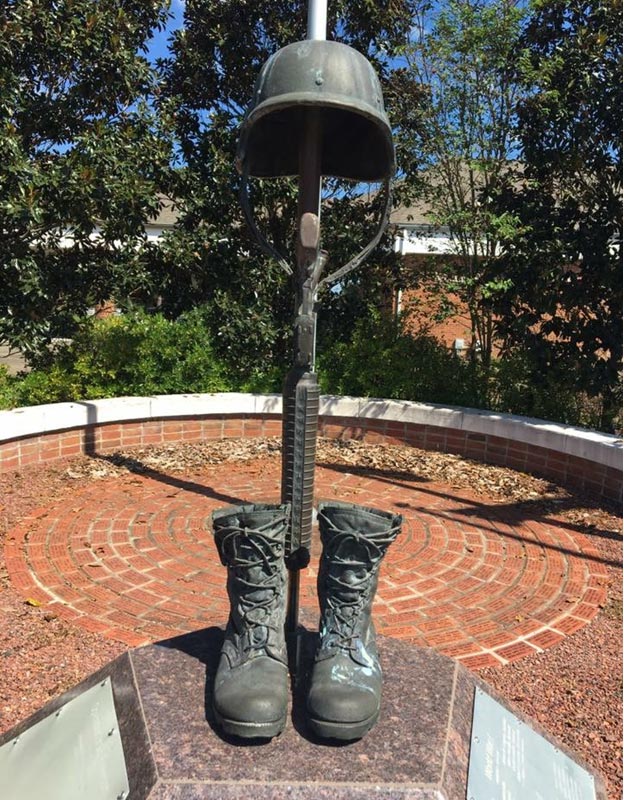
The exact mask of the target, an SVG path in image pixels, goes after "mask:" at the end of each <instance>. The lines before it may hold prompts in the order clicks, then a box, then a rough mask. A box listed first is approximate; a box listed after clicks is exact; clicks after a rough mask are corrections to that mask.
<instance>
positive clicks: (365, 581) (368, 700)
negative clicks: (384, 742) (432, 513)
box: [307, 502, 403, 740]
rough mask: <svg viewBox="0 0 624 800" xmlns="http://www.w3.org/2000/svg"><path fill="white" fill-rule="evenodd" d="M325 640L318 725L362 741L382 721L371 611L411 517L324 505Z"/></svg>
mask: <svg viewBox="0 0 624 800" xmlns="http://www.w3.org/2000/svg"><path fill="white" fill-rule="evenodd" d="M318 522H319V529H320V532H321V541H322V543H323V553H322V555H321V562H320V565H319V573H318V596H319V603H320V607H321V621H320V625H319V636H320V641H319V645H318V649H317V652H316V656H315V659H314V665H313V668H312V676H311V681H310V687H309V691H308V697H307V713H308V721H309V725H310V728H311V729H312V731H313V732H314V733H316V734H317V736H320V737H322V738H327V739H343V740H352V739H359V738H361V737H362V736H364V734H365V733H367V731H369V730H370V729H371V728H372V727H373V725H374V724H375V722H376V721H377V718H378V716H379V708H380V703H381V681H382V675H381V667H380V664H379V655H378V651H377V645H376V641H375V628H374V626H373V622H372V619H371V610H372V605H373V599H374V597H375V592H376V591H377V581H378V575H379V567H380V565H381V561H382V559H383V557H384V555H385V553H386V551H387V549H388V547H389V546H390V545H391V544H392V542H393V541H394V540H395V539H396V537H397V536H398V534H399V532H400V530H401V524H402V522H403V518H402V517H401V516H400V515H399V514H390V513H386V512H385V511H378V510H376V509H374V508H364V507H362V506H356V505H352V504H350V503H337V502H332V503H321V504H319V508H318Z"/></svg>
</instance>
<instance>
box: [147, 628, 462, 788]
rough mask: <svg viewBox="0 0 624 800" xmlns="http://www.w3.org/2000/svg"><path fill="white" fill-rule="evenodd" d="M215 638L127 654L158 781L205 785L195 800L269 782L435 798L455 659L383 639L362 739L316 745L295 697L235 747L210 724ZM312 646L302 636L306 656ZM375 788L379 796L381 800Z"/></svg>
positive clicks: (216, 634)
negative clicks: (285, 717)
mask: <svg viewBox="0 0 624 800" xmlns="http://www.w3.org/2000/svg"><path fill="white" fill-rule="evenodd" d="M221 638H222V633H221V631H220V630H219V629H208V630H206V631H203V632H202V633H200V634H195V635H191V636H185V637H180V638H179V639H174V640H171V641H170V642H169V643H166V644H164V645H156V646H153V647H146V648H142V649H140V650H136V651H134V653H133V654H132V661H133V665H134V669H135V674H136V679H137V683H138V686H139V690H140V693H141V698H142V702H143V708H144V712H145V717H146V721H147V727H148V730H149V734H150V739H151V741H152V752H153V756H154V759H155V763H156V768H157V771H158V774H159V776H160V778H161V780H163V781H166V782H169V783H175V782H177V781H189V780H191V781H196V782H201V783H209V784H210V787H211V788H210V789H208V788H207V787H203V788H202V789H201V791H202V792H203V793H202V794H200V795H198V796H201V797H202V798H203V797H211V796H212V795H211V794H210V793H209V791H212V790H215V791H216V790H217V788H218V790H219V791H220V792H222V796H227V797H237V796H238V795H237V793H236V792H237V791H238V790H237V789H236V788H235V787H234V786H233V784H249V782H251V783H252V784H255V786H254V796H260V795H257V792H256V790H257V789H259V788H260V787H264V789H263V791H266V790H268V788H269V785H271V787H273V788H274V790H275V792H278V793H280V794H283V795H284V796H297V797H304V796H308V794H307V792H305V793H303V790H304V789H311V788H312V787H313V788H314V792H315V796H316V797H320V796H321V795H320V794H319V792H320V791H321V789H322V787H327V791H328V792H330V793H331V795H332V797H334V798H338V797H343V796H344V797H345V798H346V797H358V796H362V797H363V796H370V795H371V793H375V796H379V798H380V800H381V799H382V798H383V800H385V798H386V797H387V798H393V797H397V798H398V797H402V798H403V797H408V796H409V797H414V798H421V797H422V798H428V797H431V798H435V797H437V796H438V794H439V793H438V789H439V788H440V787H441V786H442V784H443V779H444V772H445V757H446V753H447V747H446V742H447V738H448V729H449V722H450V711H451V699H452V696H453V690H454V685H455V682H456V673H457V669H458V667H457V666H456V664H455V663H454V662H453V661H451V660H450V659H448V658H445V657H444V656H440V655H438V654H437V653H435V652H434V651H432V650H423V649H416V648H412V647H409V646H406V645H405V644H403V643H401V642H398V641H395V640H382V641H381V642H380V650H381V656H382V664H383V666H384V670H385V684H384V695H383V705H382V713H381V717H380V720H379V722H378V724H377V725H376V726H375V728H374V729H373V730H372V731H371V732H370V733H369V734H368V735H367V736H366V737H365V738H364V739H362V740H360V741H358V742H354V743H351V744H346V745H341V746H338V745H328V744H324V743H322V742H321V741H319V740H316V739H315V738H314V737H313V736H311V734H310V733H309V732H308V731H307V729H306V727H305V715H304V713H303V709H304V701H303V697H302V696H301V692H298V693H297V694H296V696H295V698H294V700H293V702H292V707H291V718H290V720H289V724H288V725H287V728H286V730H285V731H284V733H282V735H281V736H279V737H276V738H275V739H273V740H271V741H270V742H263V743H254V744H241V743H240V742H238V741H233V740H229V739H226V738H224V737H223V736H222V735H221V734H220V732H219V731H218V729H216V728H215V726H214V720H213V715H212V708H211V706H212V695H211V693H212V680H213V675H214V671H215V669H216V664H217V659H218V654H219V650H220V645H221ZM311 640H312V637H311V636H307V637H306V644H307V645H308V647H307V648H306V649H307V650H308V651H311V649H312V647H311V646H310V645H311V644H312V641H311ZM470 712H471V709H469V710H468V714H470ZM217 784H218V785H219V786H218V787H217ZM288 787H290V789H289V788H288ZM377 787H379V791H381V790H383V791H381V793H379V794H378V793H377ZM358 789H359V790H361V791H356V790H358ZM416 790H418V791H417V792H416ZM407 791H409V792H410V794H406V792H407ZM206 792H208V794H207V793H206ZM337 792H340V794H337ZM345 792H346V794H345ZM362 792H364V794H362ZM415 792H416V793H415ZM155 796H158V795H155ZM163 796H165V797H166V796H167V795H163ZM171 796H172V797H176V796H178V795H175V794H172V795H171ZM180 796H183V797H186V796H187V795H185V794H184V795H180ZM193 796H194V795H189V797H193ZM214 796H217V795H214ZM268 796H269V795H267V797H268ZM270 796H271V797H274V796H276V795H275V793H274V794H272V795H270ZM310 796H311V795H310Z"/></svg>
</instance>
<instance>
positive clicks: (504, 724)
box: [466, 689, 596, 800]
mask: <svg viewBox="0 0 624 800" xmlns="http://www.w3.org/2000/svg"><path fill="white" fill-rule="evenodd" d="M466 797H467V800H596V790H595V787H594V778H593V776H592V775H591V774H590V773H589V772H587V770H585V769H583V768H582V767H580V766H579V765H578V764H577V763H576V762H574V761H573V760H572V759H571V758H569V757H568V756H567V755H565V753H562V752H561V751H560V750H558V749H557V748H556V747H554V745H552V744H551V743H550V742H549V741H547V740H546V739H544V737H543V736H540V735H539V733H536V731H534V730H533V729H532V728H530V727H529V726H528V725H527V724H525V723H524V722H521V721H520V720H519V719H518V718H517V717H516V716H515V715H514V714H512V713H511V712H510V711H508V710H507V709H506V708H504V707H503V706H502V705H501V704H500V703H497V702H496V701H495V700H493V699H492V698H491V697H490V696H489V695H488V694H486V693H485V692H483V691H481V690H480V689H477V690H476V692H475V703H474V711H473V717H472V739H471V744H470V761H469V765H468V791H467V795H466Z"/></svg>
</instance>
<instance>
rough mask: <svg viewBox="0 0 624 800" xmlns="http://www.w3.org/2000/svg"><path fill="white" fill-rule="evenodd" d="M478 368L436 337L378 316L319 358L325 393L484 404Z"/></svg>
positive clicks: (322, 385)
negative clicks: (413, 332)
mask: <svg viewBox="0 0 624 800" xmlns="http://www.w3.org/2000/svg"><path fill="white" fill-rule="evenodd" d="M478 369H479V368H478V366H476V365H474V364H473V363H471V362H469V361H466V360H463V359H461V358H459V357H458V356H456V355H455V354H454V353H453V352H449V350H448V349H447V348H446V347H445V346H444V345H443V344H441V343H440V342H438V341H437V340H436V339H435V338H433V337H431V336H426V335H420V336H412V335H410V334H409V333H404V332H403V331H402V326H401V324H400V322H399V323H396V322H393V321H391V320H387V319H384V318H381V317H378V318H377V319H375V318H372V319H363V320H361V321H360V322H359V323H358V324H357V325H356V327H355V329H354V331H353V333H352V336H351V339H350V341H349V342H338V343H336V344H335V345H334V346H333V347H332V348H330V349H329V350H328V351H327V352H325V353H323V354H322V355H321V357H320V359H319V375H320V381H321V387H322V389H323V391H325V392H329V393H331V394H346V395H353V396H356V397H360V396H364V397H386V398H394V399H399V400H418V401H420V402H432V403H447V404H451V405H467V406H482V405H483V397H482V396H481V395H480V392H479V386H480V381H479V376H478Z"/></svg>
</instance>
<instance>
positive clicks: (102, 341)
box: [0, 310, 233, 407]
mask: <svg viewBox="0 0 624 800" xmlns="http://www.w3.org/2000/svg"><path fill="white" fill-rule="evenodd" d="M3 385H6V386H5V388H4V389H2V387H3ZM232 388H233V386H232V381H231V380H230V379H229V377H228V375H227V373H226V370H225V368H224V367H223V365H222V364H221V363H220V362H219V361H218V360H217V359H216V358H215V356H214V353H213V349H212V346H211V343H210V339H209V336H208V333H207V330H206V326H205V325H204V324H203V321H202V312H201V310H195V311H191V312H189V313H187V314H184V315H183V316H181V317H180V318H179V319H178V320H175V321H170V320H167V319H165V318H164V317H163V316H161V315H159V314H154V315H149V314H146V313H145V312H133V313H132V314H128V315H126V316H121V317H110V318H108V319H106V320H94V319H90V320H88V321H87V322H86V323H85V324H84V325H83V327H82V328H81V330H80V332H79V333H78V335H77V336H76V337H75V339H74V340H73V341H72V342H71V343H69V344H64V345H60V346H59V347H58V348H57V349H56V350H55V352H54V353H53V354H52V356H51V358H50V363H49V365H48V366H47V367H45V368H42V369H39V370H33V372H30V373H28V374H27V375H23V376H20V377H19V378H18V379H11V378H8V381H7V380H6V379H5V381H4V384H3V383H1V382H0V398H1V399H2V402H3V405H4V407H12V406H16V405H36V404H39V403H54V402H62V401H68V400H80V399H84V400H91V399H96V398H101V397H119V396H128V395H150V394H179V393H183V392H222V391H229V390H230V389H232Z"/></svg>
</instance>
